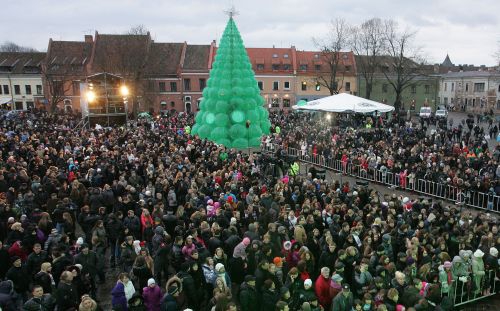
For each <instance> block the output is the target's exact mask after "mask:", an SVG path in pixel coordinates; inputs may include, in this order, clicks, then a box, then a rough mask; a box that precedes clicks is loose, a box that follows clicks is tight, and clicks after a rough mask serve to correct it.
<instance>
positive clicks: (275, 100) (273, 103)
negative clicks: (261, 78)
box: [271, 98, 280, 108]
mask: <svg viewBox="0 0 500 311" xmlns="http://www.w3.org/2000/svg"><path fill="white" fill-rule="evenodd" d="M271 107H272V108H279V107H280V100H279V98H273V99H272V100H271Z"/></svg>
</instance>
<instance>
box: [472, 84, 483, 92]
mask: <svg viewBox="0 0 500 311" xmlns="http://www.w3.org/2000/svg"><path fill="white" fill-rule="evenodd" d="M474 92H484V83H474Z"/></svg>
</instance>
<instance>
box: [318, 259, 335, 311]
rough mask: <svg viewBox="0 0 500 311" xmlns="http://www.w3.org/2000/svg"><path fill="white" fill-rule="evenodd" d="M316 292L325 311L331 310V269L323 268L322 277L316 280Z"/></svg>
mask: <svg viewBox="0 0 500 311" xmlns="http://www.w3.org/2000/svg"><path fill="white" fill-rule="evenodd" d="M314 285H315V286H314V291H315V292H316V296H317V297H318V301H319V304H320V305H321V306H322V307H323V309H325V310H330V305H331V304H332V296H331V294H330V268H328V267H323V268H321V275H320V276H318V278H317V279H316V283H315V284H314Z"/></svg>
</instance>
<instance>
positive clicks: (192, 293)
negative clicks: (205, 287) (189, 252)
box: [177, 262, 199, 310]
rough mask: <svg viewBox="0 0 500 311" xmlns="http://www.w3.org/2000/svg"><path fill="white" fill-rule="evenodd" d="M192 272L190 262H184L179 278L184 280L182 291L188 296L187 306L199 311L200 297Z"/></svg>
mask: <svg viewBox="0 0 500 311" xmlns="http://www.w3.org/2000/svg"><path fill="white" fill-rule="evenodd" d="M190 270H191V265H190V264H189V263H188V262H184V263H183V264H182V267H181V271H180V272H179V273H178V274H177V276H178V277H179V279H181V280H182V291H183V292H184V293H185V295H186V299H187V306H188V307H189V308H191V309H193V310H198V299H199V295H198V290H197V289H196V287H195V283H194V279H193V277H192V276H191V274H190V273H189V272H190Z"/></svg>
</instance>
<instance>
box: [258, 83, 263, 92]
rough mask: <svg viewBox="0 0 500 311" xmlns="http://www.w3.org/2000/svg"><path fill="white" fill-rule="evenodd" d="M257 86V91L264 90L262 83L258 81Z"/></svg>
mask: <svg viewBox="0 0 500 311" xmlns="http://www.w3.org/2000/svg"><path fill="white" fill-rule="evenodd" d="M257 85H258V86H259V90H261V91H262V90H264V82H262V81H259V82H257Z"/></svg>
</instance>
